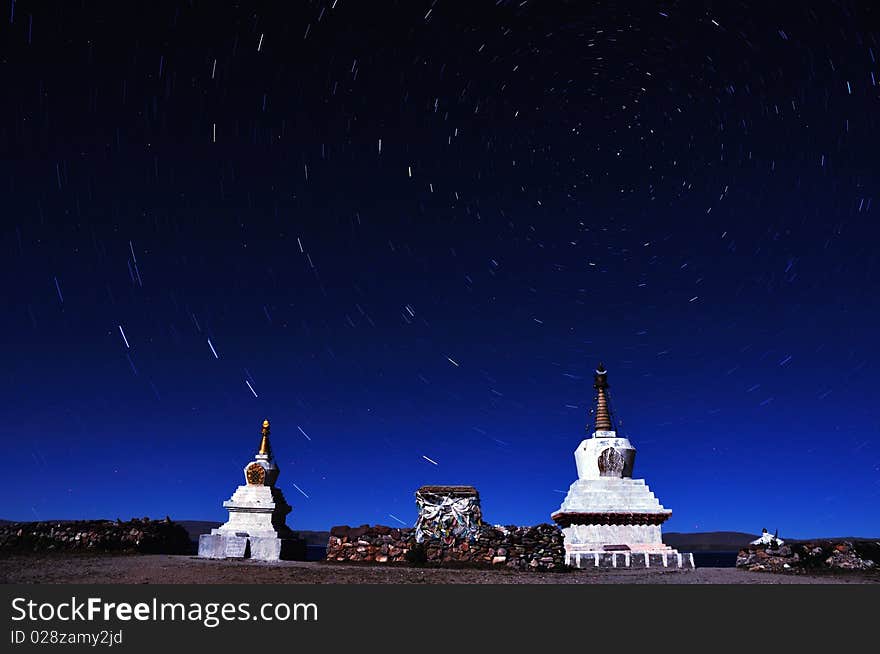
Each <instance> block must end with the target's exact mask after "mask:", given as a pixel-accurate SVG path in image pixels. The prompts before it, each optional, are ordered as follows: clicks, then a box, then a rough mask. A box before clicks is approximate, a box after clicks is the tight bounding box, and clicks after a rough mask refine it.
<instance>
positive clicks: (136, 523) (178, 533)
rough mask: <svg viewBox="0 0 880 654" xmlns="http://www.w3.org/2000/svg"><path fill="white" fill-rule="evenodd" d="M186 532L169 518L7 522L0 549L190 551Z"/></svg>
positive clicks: (0, 530)
mask: <svg viewBox="0 0 880 654" xmlns="http://www.w3.org/2000/svg"><path fill="white" fill-rule="evenodd" d="M192 549H193V545H192V542H191V541H190V538H189V534H187V532H186V529H184V528H183V527H182V526H180V525H179V524H177V523H175V522H172V520H171V518H167V517H166V518H165V519H164V520H150V519H149V518H133V519H132V520H129V521H127V522H122V521H121V520H117V521H115V522H113V521H111V520H76V521H64V522H58V521H55V522H10V523H7V524H4V525H0V550H2V551H19V552H50V551H59V550H60V551H67V550H85V551H123V552H124V551H128V552H141V553H150V554H189V553H190V552H192Z"/></svg>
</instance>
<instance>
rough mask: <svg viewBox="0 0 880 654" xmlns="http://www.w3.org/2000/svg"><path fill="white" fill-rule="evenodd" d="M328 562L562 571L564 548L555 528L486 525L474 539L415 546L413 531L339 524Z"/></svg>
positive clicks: (329, 547)
mask: <svg viewBox="0 0 880 654" xmlns="http://www.w3.org/2000/svg"><path fill="white" fill-rule="evenodd" d="M327 560H328V561H340V562H370V563H410V564H417V563H426V564H428V565H438V566H441V567H493V566H499V567H505V568H510V569H515V570H536V571H547V570H550V571H563V570H565V569H566V565H565V547H564V545H563V536H562V532H561V531H560V530H559V529H558V528H557V527H556V526H555V525H549V524H541V525H537V526H535V527H500V526H496V527H492V526H489V525H482V526H481V527H480V528H479V529H478V531H477V534H476V536H475V537H474V538H472V539H463V538H453V537H450V538H445V539H438V538H431V539H425V540H424V541H423V542H421V543H417V542H416V538H415V531H414V530H413V529H395V528H392V527H385V526H382V525H375V526H372V527H371V526H368V525H362V526H360V527H348V526H340V527H333V528H332V529H331V530H330V538H329V541H328V543H327Z"/></svg>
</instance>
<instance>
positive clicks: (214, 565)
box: [0, 554, 880, 584]
mask: <svg viewBox="0 0 880 654" xmlns="http://www.w3.org/2000/svg"><path fill="white" fill-rule="evenodd" d="M0 583H6V584H76V583H80V584H87V583H102V584H168V583H172V584H253V583H263V584H863V583H880V574H878V573H867V574H866V573H839V574H834V575H830V574H821V575H817V576H808V575H799V574H785V575H782V574H770V573H761V572H746V571H744V570H737V569H735V568H697V569H696V570H684V571H679V570H657V569H655V570H576V571H573V572H568V573H541V572H514V571H507V570H448V569H437V568H410V567H396V566H395V567H389V566H376V565H345V564H336V563H324V562H299V561H281V562H277V563H265V562H256V561H232V560H229V561H211V560H206V559H199V558H196V557H193V556H169V555H162V554H157V555H146V554H142V555H102V554H94V555H82V554H46V555H37V554H32V555H6V556H3V557H0Z"/></svg>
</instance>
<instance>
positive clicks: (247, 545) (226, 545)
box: [199, 533, 306, 561]
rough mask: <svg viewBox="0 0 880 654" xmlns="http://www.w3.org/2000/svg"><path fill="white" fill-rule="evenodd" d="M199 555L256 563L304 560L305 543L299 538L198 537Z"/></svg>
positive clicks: (205, 535)
mask: <svg viewBox="0 0 880 654" xmlns="http://www.w3.org/2000/svg"><path fill="white" fill-rule="evenodd" d="M199 556H200V557H202V558H205V559H254V560H257V561H282V560H305V558H306V542H305V540H302V539H299V538H272V537H260V536H253V537H251V536H245V535H242V536H237V535H229V534H222V533H213V534H202V535H201V536H199Z"/></svg>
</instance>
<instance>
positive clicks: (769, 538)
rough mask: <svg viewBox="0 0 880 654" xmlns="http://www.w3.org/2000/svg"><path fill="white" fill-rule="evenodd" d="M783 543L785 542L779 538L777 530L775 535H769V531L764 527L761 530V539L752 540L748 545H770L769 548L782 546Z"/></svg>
mask: <svg viewBox="0 0 880 654" xmlns="http://www.w3.org/2000/svg"><path fill="white" fill-rule="evenodd" d="M784 543H785V541H784V540H782V539H781V538H780V537H779V530H778V529H777V530H776V533H775V534H771V533H770V532H769V531H767V528H766V527H765V528H764V529H762V530H761V537H760V538H758V539H756V540H753V541H752V542H751V543H749V544H750V545H770V546H773V547H775V546H777V545H783V544H784Z"/></svg>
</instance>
